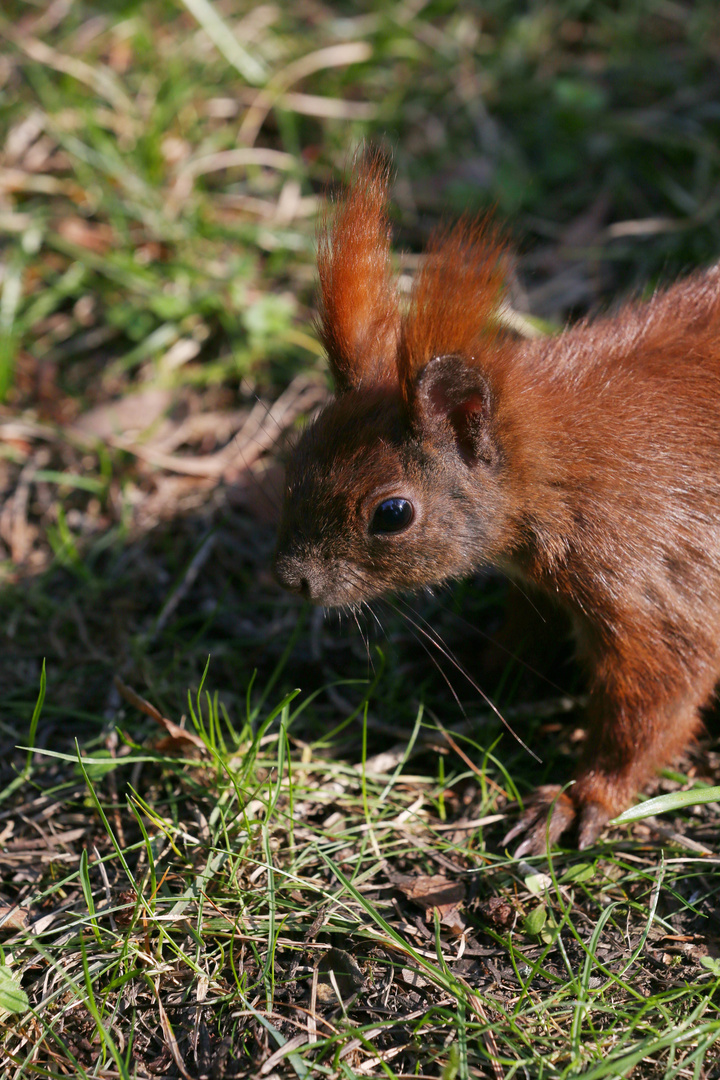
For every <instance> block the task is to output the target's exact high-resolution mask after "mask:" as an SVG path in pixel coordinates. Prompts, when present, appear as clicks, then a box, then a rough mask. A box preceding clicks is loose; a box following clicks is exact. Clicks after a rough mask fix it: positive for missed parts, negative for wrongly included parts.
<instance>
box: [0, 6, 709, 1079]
mask: <svg viewBox="0 0 720 1080" xmlns="http://www.w3.org/2000/svg"><path fill="white" fill-rule="evenodd" d="M718 34H720V25H719V24H718V16H717V9H716V5H715V3H713V2H710V0H704V2H696V3H693V4H691V3H689V2H688V3H681V2H678V3H675V2H672V3H671V2H659V0H645V2H634V3H628V4H623V5H620V4H610V3H608V4H597V5H588V4H586V3H584V2H581V0H558V2H557V3H555V4H548V5H521V4H519V3H517V2H516V0H494V2H492V3H487V4H484V5H482V8H481V9H480V8H476V7H473V6H471V5H466V6H459V5H457V4H455V3H453V4H445V3H433V4H425V5H423V4H412V3H407V2H405V3H399V2H392V3H391V4H389V5H388V4H385V5H380V4H375V3H368V4H367V5H364V6H363V7H362V9H359V8H357V7H356V6H353V5H349V4H348V5H323V4H315V3H311V2H310V0H307V2H305V0H301V2H300V3H298V4H294V5H279V6H275V7H273V6H271V5H251V4H249V3H247V4H245V3H243V2H240V0H238V2H230V0H225V2H221V0H214V2H212V3H210V2H207V0H205V2H200V0H186V2H185V3H181V2H180V0H173V2H170V0H166V2H162V0H151V2H149V3H145V4H142V5H141V4H138V3H134V2H133V3H130V2H123V0H114V2H113V3H112V4H108V3H106V4H102V5H93V4H82V3H73V4H64V3H61V2H55V3H52V4H47V5H44V4H38V3H33V4H31V3H20V2H18V0H11V2H10V3H8V4H6V5H5V6H4V8H3V12H2V14H1V15H0V35H1V36H2V41H3V48H2V51H1V52H0V127H1V128H2V132H3V140H2V146H3V151H2V156H1V158H0V232H1V233H2V245H3V257H2V281H1V283H0V286H1V289H2V292H1V293H0V330H1V331H2V333H1V334H0V342H1V344H0V393H1V394H2V401H3V404H2V405H0V451H1V453H0V485H1V486H2V490H3V499H2V509H0V544H1V545H2V547H1V548H0V622H1V625H2V627H3V635H4V641H3V649H2V650H1V651H0V694H1V695H2V696H1V698H0V700H1V701H2V709H1V710H0V747H1V748H2V753H1V754H0V946H1V947H2V952H1V953H0V1009H3V1008H4V1009H5V1010H6V1011H5V1013H1V1012H0V1017H1V1018H2V1024H1V1025H0V1062H1V1063H2V1069H0V1072H2V1075H3V1076H8V1077H9V1078H10V1077H11V1078H13V1080H16V1078H20V1077H33V1076H52V1077H60V1076H68V1075H69V1076H83V1077H84V1076H97V1075H105V1076H138V1077H144V1076H166V1077H187V1076H190V1077H204V1076H208V1077H235V1076H238V1077H256V1076H282V1077H284V1076H292V1077H296V1076H300V1077H305V1076H308V1077H309V1076H312V1077H320V1076H328V1077H335V1076H338V1077H354V1076H357V1077H361V1076H390V1077H405V1076H418V1077H422V1076H432V1077H442V1078H447V1080H451V1078H454V1077H493V1078H495V1077H497V1078H499V1077H505V1078H508V1080H509V1078H512V1077H515V1076H517V1077H529V1078H538V1080H540V1078H543V1080H550V1078H552V1080H554V1078H561V1077H563V1078H564V1077H568V1078H569V1077H575V1076H578V1077H579V1076H583V1077H584V1078H587V1077H594V1078H598V1080H599V1078H608V1080H609V1078H611V1077H625V1076H632V1077H637V1078H640V1080H656V1078H660V1077H662V1078H667V1080H670V1078H675V1077H678V1078H681V1077H682V1078H684V1077H692V1078H693V1080H713V1078H717V1077H719V1076H720V1064H719V1063H720V1017H718V1000H719V998H718V982H719V980H720V967H718V944H719V939H718V935H717V931H716V926H717V918H718V896H717V892H718V887H717V880H718V878H717V866H718V850H717V827H718V809H717V805H716V804H713V803H705V804H703V805H697V806H695V807H694V808H690V809H688V808H675V809H673V810H672V813H671V814H669V815H666V816H665V817H662V818H658V819H657V820H651V821H650V822H649V823H647V822H645V823H642V822H641V823H639V824H634V825H633V826H632V827H627V826H623V827H617V828H615V829H614V830H611V831H610V832H609V833H608V834H607V836H606V838H605V839H604V840H603V842H602V843H600V844H598V845H597V847H596V848H594V849H593V850H592V851H590V852H586V853H583V854H582V855H579V854H578V853H577V852H573V851H561V852H558V853H556V854H555V855H554V857H553V859H552V860H551V861H550V862H549V863H548V862H546V861H543V860H535V861H534V862H533V863H532V864H530V863H522V862H521V863H518V862H517V860H514V859H513V858H511V857H510V856H509V854H508V853H506V852H504V851H503V849H502V844H501V837H502V835H503V833H504V832H505V831H506V829H507V825H508V822H509V821H510V820H512V819H511V817H509V815H510V814H512V812H513V803H514V801H515V800H516V799H517V798H518V797H519V796H522V795H523V794H525V793H526V792H527V791H528V790H530V788H531V787H532V786H533V785H534V784H535V783H536V782H537V781H538V779H539V778H542V779H545V778H553V779H555V778H557V777H558V776H559V777H561V778H567V776H568V775H569V774H570V765H569V762H570V760H571V758H572V756H573V755H574V754H575V752H576V745H577V743H578V741H579V740H580V739H581V738H582V731H581V724H582V713H581V712H579V711H578V710H577V708H576V705H577V701H578V698H581V697H582V684H581V681H580V679H579V676H578V674H577V673H576V672H575V670H574V668H573V667H572V665H571V663H570V662H569V661H568V658H567V656H566V650H565V648H564V646H563V644H562V642H560V643H559V645H558V648H557V650H555V649H548V652H549V655H547V656H545V657H544V658H543V659H540V660H537V659H536V658H535V657H534V656H533V657H530V663H531V667H530V668H528V667H527V666H526V665H525V664H523V663H521V662H518V661H515V660H508V662H507V664H504V665H501V670H500V671H499V672H498V671H497V670H495V671H493V672H489V673H488V674H486V675H485V676H483V681H482V685H483V688H486V689H487V690H488V691H490V692H491V695H492V697H493V700H494V701H496V702H497V704H498V706H499V707H500V708H501V710H502V712H503V715H504V716H505V718H506V719H507V720H508V721H509V722H510V724H511V725H512V726H513V727H514V728H516V729H517V732H518V734H519V735H520V736H521V737H522V738H523V739H524V740H525V741H526V742H528V743H529V745H530V746H531V747H533V748H534V749H535V750H536V751H537V752H538V753H539V754H540V756H541V757H542V763H541V764H539V765H538V764H537V763H535V762H533V761H532V759H531V758H530V757H529V756H528V755H527V754H526V753H525V751H524V750H523V749H522V748H521V747H520V746H519V745H518V744H517V743H515V742H514V740H513V739H512V737H511V736H510V735H508V734H507V733H503V729H502V728H501V725H500V724H499V722H498V720H497V718H496V717H495V716H494V715H493V714H492V713H491V712H490V711H489V709H487V707H486V706H485V705H484V703H483V702H482V701H481V700H480V699H479V698H478V696H477V695H476V694H475V692H474V691H473V690H472V688H471V687H470V686H469V685H468V684H465V683H464V682H463V680H462V677H461V676H460V675H459V673H458V672H457V671H456V670H454V669H452V668H450V667H448V666H447V665H445V666H446V669H447V670H446V671H445V676H443V675H441V674H440V673H439V672H438V671H436V670H435V668H434V667H433V665H432V664H430V663H429V661H428V657H427V655H426V653H425V651H424V647H423V643H422V640H418V639H416V637H415V636H414V634H413V630H412V626H411V624H410V623H409V622H408V620H407V619H404V618H402V617H401V615H400V614H399V613H398V611H397V610H393V609H391V608H388V609H387V610H386V609H379V611H378V615H379V617H380V619H381V621H382V625H383V633H382V634H378V636H377V639H376V640H370V641H369V643H368V644H367V645H366V641H365V639H364V636H363V635H364V634H366V633H367V634H369V633H370V631H371V629H372V628H370V627H368V628H361V629H362V634H361V633H359V632H358V631H357V630H356V628H355V627H354V626H353V625H345V624H342V623H340V622H338V621H337V620H336V619H335V618H334V617H329V618H328V619H327V620H323V618H322V615H321V614H319V613H317V612H307V611H304V610H302V609H301V608H299V607H297V606H296V605H294V603H293V602H292V601H291V600H290V599H289V598H287V597H285V596H283V595H281V594H280V593H279V591H278V590H277V589H276V588H275V586H274V585H273V583H272V581H271V577H270V574H269V569H268V567H269V559H270V553H271V550H272V542H273V539H272V534H273V520H274V515H275V513H276V509H277V497H278V491H279V490H280V481H279V477H280V472H279V467H278V464H277V462H278V459H279V457H280V456H281V452H282V448H283V446H284V443H285V440H286V439H287V438H288V437H290V436H291V434H292V431H293V429H294V428H295V427H296V425H297V424H298V422H299V421H300V419H301V418H302V416H303V415H305V414H306V413H307V412H308V411H311V410H312V408H314V407H315V405H316V404H317V403H318V401H320V400H321V399H322V396H323V395H324V393H325V392H326V389H325V388H326V379H325V373H324V368H323V364H322V359H321V356H320V351H319V348H318V345H317V342H316V339H315V336H314V332H313V328H312V318H313V275H314V269H313V259H314V255H313V249H314V230H315V219H316V215H317V213H318V211H319V210H320V208H321V206H322V204H323V201H324V197H325V193H326V191H327V189H328V186H330V187H331V188H332V186H333V185H335V184H336V183H337V181H338V177H339V176H340V173H341V171H342V168H343V165H344V163H345V162H346V161H347V160H348V155H349V154H350V152H351V150H352V148H353V147H354V146H355V145H356V144H357V142H358V141H359V140H360V139H362V138H369V139H373V140H375V141H380V142H384V143H385V144H386V145H388V146H390V147H391V148H392V150H393V154H394V162H395V168H396V175H397V181H396V218H395V223H394V224H395V228H396V232H397V237H398V246H399V248H400V249H402V250H404V251H405V252H407V253H408V254H407V255H406V256H404V262H403V268H404V269H407V270H408V271H409V272H410V271H412V269H413V267H414V265H415V264H416V258H415V253H416V252H417V251H418V250H420V249H421V248H422V246H423V243H424V241H425V239H426V237H427V234H428V232H429V231H430V229H431V228H432V226H433V225H434V224H435V223H436V222H437V221H438V220H439V218H440V217H441V216H442V215H443V214H445V213H449V214H452V213H456V212H458V211H460V210H461V209H463V208H465V207H470V208H472V209H476V208H477V209H482V208H486V207H488V206H491V205H494V206H495V207H496V208H497V211H498V213H499V215H500V217H501V218H502V219H503V221H504V222H505V227H506V229H507V231H508V232H509V233H510V234H511V236H512V237H513V238H514V240H515V243H516V248H517V251H518V256H517V267H516V277H517V281H516V285H515V286H514V295H513V302H514V305H515V307H516V308H517V309H518V310H520V311H523V312H528V313H530V314H531V315H532V316H535V317H539V318H540V319H542V320H544V321H545V322H546V323H547V324H548V325H550V326H553V325H560V324H561V323H562V322H563V321H564V320H565V319H566V318H568V317H573V316H575V315H578V314H581V313H584V312H585V311H588V310H590V311H592V310H596V309H598V308H600V307H602V306H605V305H607V304H611V303H613V302H614V301H615V300H616V299H617V298H618V297H620V296H621V295H624V294H625V293H627V292H628V291H632V290H644V289H649V288H652V287H654V286H655V285H656V284H657V282H658V281H662V280H668V279H670V278H672V277H673V276H675V275H676V274H678V273H682V272H686V271H688V270H690V269H692V268H694V267H696V266H699V265H703V264H705V263H708V262H710V261H711V260H712V259H714V258H717V253H718V251H719V250H720V224H719V218H718V205H719V204H718V191H720V159H719V156H718V149H717V147H718V145H720V138H719V136H720V130H719V129H720V113H719V111H718V106H717V102H718V100H720V98H719V93H718V92H719V90H720V76H719V75H718V70H717V59H716V57H717V42H718ZM503 601H504V588H503V585H502V583H501V582H499V581H497V580H495V579H488V580H486V581H483V582H470V583H461V584H460V585H459V586H458V587H457V589H455V590H454V591H453V592H452V593H449V594H446V595H443V596H440V597H436V598H434V599H429V600H426V601H417V603H419V604H422V605H424V606H421V607H420V608H419V609H417V608H413V609H410V613H411V614H412V611H413V610H420V611H421V613H422V616H423V617H424V618H428V619H430V620H431V622H432V624H433V626H434V627H435V628H436V629H437V630H438V631H439V632H440V633H442V635H443V638H444V640H445V641H446V642H447V644H448V649H449V650H450V651H451V652H452V653H453V654H455V655H457V657H458V659H459V661H460V662H461V663H462V664H464V666H465V667H467V668H468V669H469V670H471V671H472V672H473V673H474V674H475V675H476V676H477V674H478V667H479V665H480V666H482V657H483V654H484V648H483V642H484V638H483V635H484V634H487V633H489V632H492V631H493V629H494V628H495V627H496V625H497V623H498V620H499V618H500V613H501V610H502V606H503ZM414 617H415V616H413V618H414ZM546 636H548V635H546ZM514 651H515V652H518V653H520V652H522V646H521V643H520V642H518V643H517V648H515V649H514ZM208 657H210V662H209V668H208ZM436 659H437V661H438V663H442V657H441V656H440V655H438V656H437V657H436ZM538 667H539V668H540V669H541V671H542V673H543V675H542V677H541V676H540V675H536V674H535V673H534V669H535V668H538ZM488 670H489V669H488ZM445 678H447V679H448V680H449V681H450V683H451V684H452V687H453V689H454V692H455V694H456V695H457V696H458V698H459V699H460V702H461V705H462V708H463V710H464V714H465V715H464V716H463V714H462V713H461V712H460V710H459V709H458V707H457V705H456V704H455V702H454V700H453V698H452V694H451V693H450V691H449V689H448V686H447V685H446V681H445ZM548 680H549V681H548ZM188 687H190V688H191V690H190V692H189V693H188ZM208 687H213V690H212V691H209V690H208V689H207V688H208ZM297 688H300V690H299V691H298V689H297ZM39 689H40V691H41V692H40V698H43V697H44V700H40V699H39V698H38V691H39ZM448 729H449V731H450V734H449V735H448ZM28 747H29V748H30V749H26V748H28ZM717 766H718V755H717V749H716V745H715V744H713V742H712V740H711V738H710V737H709V736H708V737H707V738H706V739H704V740H703V742H702V744H701V746H700V747H699V749H698V750H697V752H696V753H695V754H694V756H693V758H692V760H689V761H686V762H684V763H683V765H682V767H683V769H684V770H685V771H684V772H682V773H667V774H666V775H665V776H664V777H663V778H662V780H661V782H660V786H661V790H663V791H667V792H674V791H676V790H677V789H678V787H682V788H690V787H694V786H697V787H701V786H702V784H703V783H704V782H705V781H711V780H712V777H713V775H714V776H717V775H718V767H717Z"/></svg>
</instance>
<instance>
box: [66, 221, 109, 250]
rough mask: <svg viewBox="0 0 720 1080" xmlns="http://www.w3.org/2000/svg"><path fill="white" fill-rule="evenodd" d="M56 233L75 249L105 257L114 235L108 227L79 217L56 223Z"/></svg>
mask: <svg viewBox="0 0 720 1080" xmlns="http://www.w3.org/2000/svg"><path fill="white" fill-rule="evenodd" d="M57 231H58V233H59V234H60V236H62V237H63V239H64V240H67V241H68V242H69V243H71V244H76V245H77V247H82V248H86V249H87V250H88V251H94V252H96V254H98V255H105V253H106V252H107V251H109V250H110V248H111V247H112V245H113V242H114V239H115V235H114V233H113V230H112V228H111V227H110V226H109V225H105V224H102V223H100V222H92V221H85V219H84V218H80V217H67V218H63V219H62V221H59V222H58V227H57Z"/></svg>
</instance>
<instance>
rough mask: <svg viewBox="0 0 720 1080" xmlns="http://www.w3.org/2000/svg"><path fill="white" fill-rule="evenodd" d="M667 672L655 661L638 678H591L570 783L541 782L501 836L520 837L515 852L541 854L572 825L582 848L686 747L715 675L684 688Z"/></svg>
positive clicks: (628, 674) (625, 672)
mask: <svg viewBox="0 0 720 1080" xmlns="http://www.w3.org/2000/svg"><path fill="white" fill-rule="evenodd" d="M613 659H614V661H615V662H616V660H617V658H613ZM602 666H604V667H606V668H607V667H608V666H609V665H608V664H607V663H606V664H605V665H602ZM672 669H673V665H672V663H669V665H668V668H666V669H663V666H662V665H660V664H658V665H657V667H656V668H655V670H654V671H653V672H648V671H645V672H644V673H642V677H641V674H640V672H635V673H633V672H632V669H631V668H630V667H629V666H625V667H622V666H621V667H619V668H618V671H619V672H620V673H621V677H616V676H615V674H614V671H612V670H611V672H610V673H609V675H608V676H606V677H605V678H597V677H596V680H595V685H594V687H593V690H592V693H591V697H590V701H589V703H588V720H589V727H588V734H587V740H586V743H585V749H584V751H583V753H582V756H581V759H580V762H579V764H578V768H577V771H576V781H575V783H574V785H573V786H572V787H571V788H569V789H568V790H567V791H562V789H561V788H560V787H557V786H554V785H548V786H545V787H541V788H538V789H537V791H535V792H534V794H533V795H532V796H531V797H530V799H529V800H528V803H527V806H526V809H525V812H524V813H523V814H522V816H521V818H520V821H519V822H518V823H517V824H516V825H515V826H514V828H512V829H511V830H510V832H509V833H508V834H507V836H506V837H505V840H504V842H505V843H506V844H507V843H510V842H511V841H512V840H513V839H515V838H517V837H518V836H523V837H524V839H523V840H522V842H521V844H520V846H519V847H518V849H517V851H516V855H517V856H518V857H522V856H525V855H538V854H542V853H543V852H544V851H545V850H546V849H547V847H548V844H549V845H552V844H554V843H555V842H556V841H557V840H558V839H559V838H560V836H561V835H562V834H563V833H564V832H565V831H566V830H567V829H569V828H570V827H574V828H576V829H577V836H578V846H579V847H580V848H581V849H582V848H586V847H589V846H590V845H591V844H592V843H593V842H594V841H595V840H596V839H597V837H598V836H599V835H600V833H601V831H602V829H603V828H604V826H605V825H606V824H607V822H608V821H609V820H610V818H612V817H614V816H615V815H616V814H619V813H621V812H622V811H623V810H624V809H626V807H627V806H628V805H629V804H630V802H631V801H632V798H633V796H634V795H635V794H636V793H637V792H638V791H639V790H641V789H642V788H643V787H644V786H645V784H646V783H647V782H648V781H649V780H650V779H651V778H652V776H653V774H654V773H655V771H656V770H657V769H658V768H660V767H661V766H663V765H666V764H668V763H669V762H670V761H672V760H673V758H675V757H676V755H678V754H679V753H681V752H682V751H683V750H684V749H685V748H686V747H687V746H688V744H689V743H690V742H691V740H692V738H693V736H694V735H695V734H696V732H697V730H698V728H699V727H700V724H701V721H700V717H699V714H698V709H699V707H700V706H701V705H702V704H703V703H704V702H705V700H707V698H708V697H709V695H710V693H711V692H712V687H713V684H714V677H713V676H712V675H709V676H707V677H706V678H704V679H703V678H702V677H700V676H698V678H697V680H692V685H688V681H689V680H687V676H686V677H685V678H684V679H682V681H681V680H680V678H679V677H678V675H679V673H676V672H674V671H673V670H672ZM674 675H675V676H676V677H675V678H673V676H674Z"/></svg>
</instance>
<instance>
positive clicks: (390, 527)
mask: <svg viewBox="0 0 720 1080" xmlns="http://www.w3.org/2000/svg"><path fill="white" fill-rule="evenodd" d="M414 516H415V511H414V510H413V507H412V503H411V502H408V501H407V499H383V501H382V502H381V503H378V505H377V506H376V507H375V512H374V514H373V516H372V521H371V522H370V532H371V533H395V532H400V531H401V530H402V529H406V528H407V526H408V525H409V524H410V522H411V521H412V519H413V517H414Z"/></svg>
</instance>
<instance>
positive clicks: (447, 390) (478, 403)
mask: <svg viewBox="0 0 720 1080" xmlns="http://www.w3.org/2000/svg"><path fill="white" fill-rule="evenodd" d="M413 399H414V400H413V405H414V409H413V412H414V419H415V422H416V423H417V424H418V425H419V426H420V428H421V430H422V432H423V434H424V435H425V436H429V437H430V438H433V439H437V437H438V435H440V437H441V438H442V437H443V436H444V437H445V438H446V439H450V440H452V442H453V443H454V446H455V450H456V451H457V453H458V454H459V455H460V457H461V458H462V460H463V461H464V462H465V464H466V465H469V466H474V465H477V464H480V463H482V464H485V465H496V464H498V462H499V460H500V448H499V446H498V444H497V442H496V440H495V437H494V434H493V412H494V400H493V393H492V390H491V388H490V384H489V382H488V381H487V379H486V378H485V376H484V375H483V374H482V372H481V371H479V370H478V369H477V368H476V367H474V366H472V365H469V364H467V363H466V362H465V360H464V359H463V358H462V357H461V356H454V355H451V356H436V357H434V358H433V359H432V360H431V361H430V363H429V364H427V365H426V366H425V368H424V369H423V370H422V371H421V372H420V374H419V376H418V377H417V379H416V382H415V387H414V395H413Z"/></svg>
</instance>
